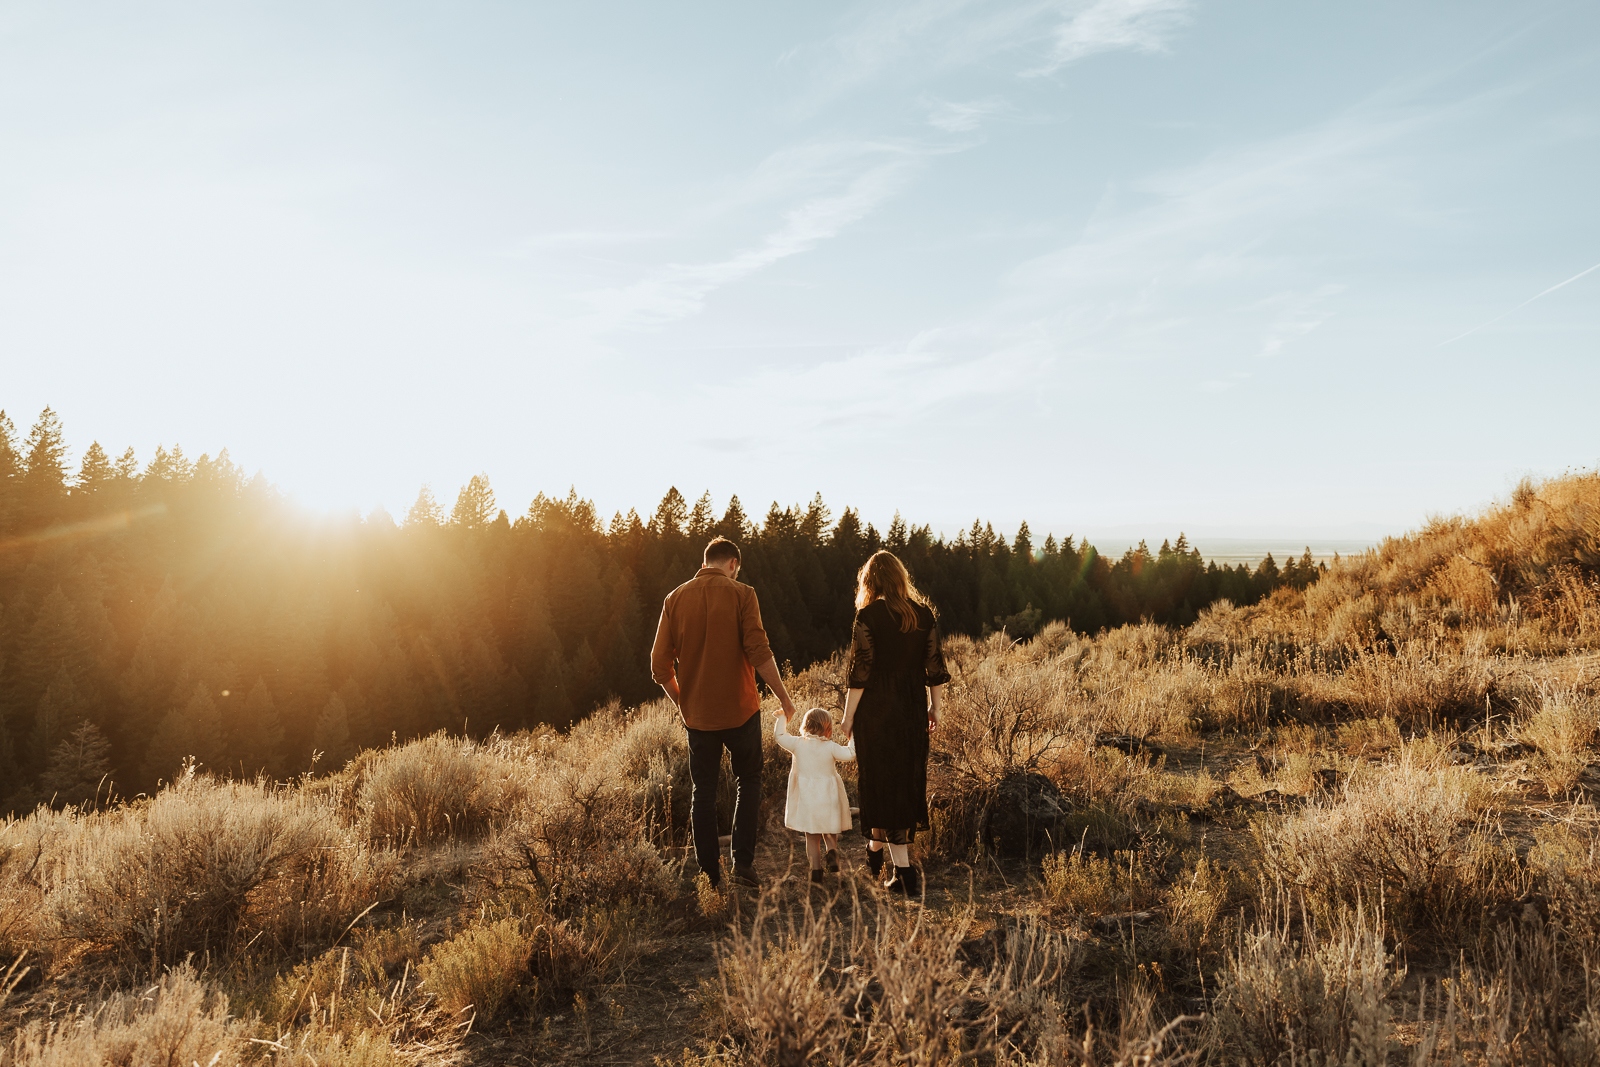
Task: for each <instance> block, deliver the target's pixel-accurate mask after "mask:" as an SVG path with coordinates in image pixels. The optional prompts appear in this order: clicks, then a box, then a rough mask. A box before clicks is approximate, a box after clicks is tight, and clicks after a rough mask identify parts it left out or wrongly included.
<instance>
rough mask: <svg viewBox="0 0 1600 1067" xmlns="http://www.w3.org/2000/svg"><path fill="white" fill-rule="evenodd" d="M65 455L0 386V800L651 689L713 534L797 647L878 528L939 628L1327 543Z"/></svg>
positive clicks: (505, 727) (567, 709) (142, 781)
mask: <svg viewBox="0 0 1600 1067" xmlns="http://www.w3.org/2000/svg"><path fill="white" fill-rule="evenodd" d="M68 455H69V447H68V443H67V441H66V438H65V436H64V431H63V428H62V426H61V422H60V419H59V418H58V417H57V415H56V414H55V413H54V412H53V411H51V410H50V409H48V408H47V409H46V410H45V411H44V412H43V413H42V414H41V415H40V416H39V417H38V419H37V420H36V421H35V422H34V423H33V424H32V427H31V429H30V430H29V431H28V432H27V434H26V435H22V434H20V433H19V432H18V430H17V429H16V428H15V426H14V425H13V423H12V421H11V420H9V419H8V418H6V416H5V414H4V412H0V812H4V811H7V810H10V811H23V810H26V809H27V808H29V807H31V806H32V805H34V804H36V803H39V802H48V801H54V803H56V804H57V805H58V806H59V805H62V804H68V803H83V802H86V801H87V802H89V803H91V804H92V803H96V802H100V803H103V802H105V800H106V798H107V796H108V795H109V794H110V793H111V792H112V791H113V790H114V791H115V793H116V794H118V795H121V796H131V795H134V794H136V793H138V792H148V791H152V790H153V789H155V788H156V787H157V786H158V785H159V783H161V782H162V781H170V780H172V779H173V777H174V776H175V774H176V773H177V771H178V769H179V768H180V766H181V765H182V764H183V763H184V761H186V760H189V759H192V760H193V761H194V762H195V763H196V764H199V765H201V766H204V767H206V768H208V769H210V770H211V771H213V772H215V773H220V774H231V775H233V776H236V777H252V776H255V775H258V774H262V773H265V774H267V775H270V776H273V777H286V776H292V775H299V774H304V773H308V772H312V771H316V770H327V769H336V768H338V767H340V766H342V765H343V763H344V761H345V760H347V759H348V758H350V757H351V756H353V755H355V754H356V753H357V752H359V751H360V750H362V749H364V748H368V747H373V746H379V745H383V744H387V743H389V742H390V741H391V740H405V739H408V738H412V737H416V736H419V735H425V734H428V733H432V732H435V731H438V730H448V731H451V732H452V733H466V734H469V735H475V736H481V735H484V734H487V733H488V732H490V731H492V730H495V729H499V730H501V731H503V732H508V731H514V730H519V729H525V728H530V727H534V726H537V725H540V724H547V725H550V726H553V727H556V728H561V727H565V726H567V725H569V724H571V723H572V722H573V721H575V720H576V719H578V718H580V717H582V716H584V715H586V714H587V713H588V712H589V711H590V710H592V709H593V708H594V707H595V706H596V705H597V704H600V703H602V702H605V701H607V700H608V699H611V698H613V697H614V698H617V699H620V700H621V701H622V702H623V703H624V704H635V703H638V702H641V701H645V700H648V699H650V698H651V697H652V696H654V695H657V694H658V693H659V690H657V689H656V688H655V687H654V686H653V684H652V683H651V680H650V677H649V663H648V660H649V648H650V643H651V640H652V638H653V636H654V630H655V623H656V616H657V612H658V610H659V604H660V602H661V600H662V598H663V597H664V596H665V595H666V593H667V592H668V591H669V590H671V589H672V588H673V587H674V586H676V585H678V584H679V583H681V582H683V581H685V580H687V579H688V578H690V577H692V576H693V575H694V573H695V571H696V569H697V568H698V566H699V562H700V551H701V549H702V547H703V546H704V544H705V542H706V541H707V540H708V539H709V538H710V537H712V536H715V535H718V534H721V535H724V536H727V537H729V538H732V539H733V540H735V541H736V542H738V543H739V544H740V546H741V549H742V552H743V560H744V566H743V569H742V571H741V574H740V580H742V581H745V582H748V583H749V584H750V585H752V586H753V587H754V588H755V589H756V590H757V591H758V593H759V595H760V600H761V609H762V616H763V620H764V622H765V624H766V627H767V631H768V634H769V636H770V638H771V641H772V646H773V650H774V652H775V653H776V655H777V657H778V660H779V661H780V663H783V664H786V665H788V666H789V667H790V668H792V669H801V668H804V667H806V666H808V665H810V664H812V663H815V662H818V661H820V660H823V659H826V658H827V657H829V656H830V655H832V654H833V653H834V652H836V651H837V650H838V649H839V647H840V646H841V645H842V644H843V643H844V642H845V641H846V639H847V637H848V633H849V627H850V620H851V615H852V612H853V606H852V593H853V590H854V576H855V572H856V570H857V568H858V567H860V565H861V564H862V563H863V562H864V561H865V560H866V558H867V556H868V555H869V554H870V553H872V552H873V551H875V550H877V549H878V548H880V547H883V548H889V549H891V550H892V551H894V552H895V553H897V554H898V555H899V556H900V557H901V559H903V560H904V561H905V563H906V565H907V566H908V568H909V569H910V571H911V573H912V575H913V577H914V579H915V580H916V582H917V583H918V585H919V586H920V587H921V588H922V590H923V591H924V592H925V593H926V594H927V595H928V596H929V598H930V599H931V600H932V601H933V602H934V605H935V606H936V608H937V610H938V612H939V615H940V618H941V622H942V625H943V627H944V629H945V630H946V631H947V632H948V633H952V634H970V635H973V636H981V635H983V634H985V633H987V632H991V631H995V630H1005V631H1006V633H1007V634H1009V635H1011V636H1014V637H1017V638H1022V637H1027V636H1031V635H1032V634H1033V633H1035V632H1037V631H1038V630H1039V629H1040V628H1042V627H1043V626H1044V625H1045V624H1046V623H1048V622H1051V621H1056V620H1060V621H1064V622H1066V623H1068V625H1070V626H1071V627H1072V628H1073V629H1075V630H1077V631H1079V632H1082V633H1095V632H1098V631H1100V630H1103V629H1105V628H1108V627H1115V626H1119V625H1122V624H1124V623H1129V622H1138V621H1140V620H1150V621H1153V622H1157V623H1164V624H1177V625H1182V624H1187V623H1190V622H1192V621H1193V620H1194V619H1195V618H1196V616H1197V614H1198V613H1199V611H1200V610H1201V609H1203V608H1205V607H1206V606H1207V605H1209V604H1212V603H1213V602H1216V601H1219V600H1227V601H1230V602H1232V603H1233V604H1234V605H1237V606H1244V605H1249V604H1254V603H1256V602H1258V601H1260V600H1261V599H1262V598H1263V597H1265V596H1267V595H1269V594H1270V593H1271V592H1272V591H1273V590H1274V589H1276V588H1279V587H1282V586H1289V587H1293V588H1299V589H1304V588H1305V587H1307V586H1309V585H1310V584H1311V583H1313V582H1314V581H1315V580H1316V579H1317V577H1318V576H1319V574H1320V573H1321V570H1322V568H1320V567H1318V566H1317V565H1315V564H1313V562H1312V560H1311V556H1310V553H1309V550H1308V551H1307V553H1306V555H1305V556H1304V557H1302V558H1301V559H1300V560H1294V559H1290V560H1288V561H1287V562H1286V563H1285V564H1283V565H1282V566H1280V565H1279V564H1277V563H1276V562H1275V561H1274V560H1273V559H1272V558H1271V557H1270V556H1269V557H1267V559H1266V560H1264V561H1263V562H1262V564H1261V565H1260V566H1259V567H1257V568H1256V569H1254V570H1253V571H1252V570H1250V569H1248V568H1246V567H1244V566H1234V567H1219V566H1217V565H1216V564H1214V563H1211V564H1208V563H1206V562H1205V561H1204V560H1202V558H1201V556H1200V553H1199V552H1198V551H1197V550H1195V549H1193V548H1191V547H1190V546H1189V545H1188V543H1187V541H1186V540H1185V538H1184V537H1183V536H1182V535H1181V534H1180V535H1179V537H1178V538H1177V540H1176V541H1175V542H1172V543H1165V542H1164V543H1163V544H1162V545H1161V547H1160V549H1159V550H1156V551H1151V550H1150V549H1149V548H1147V547H1146V545H1144V544H1143V543H1141V544H1140V545H1139V546H1138V547H1137V548H1134V549H1131V550H1129V551H1128V552H1126V553H1125V554H1124V555H1123V556H1122V557H1121V558H1120V559H1108V558H1106V557H1103V556H1101V555H1100V554H1099V553H1097V552H1096V551H1095V549H1094V548H1093V546H1091V545H1089V544H1087V543H1083V542H1081V541H1077V540H1075V539H1074V538H1073V537H1071V536H1068V537H1065V538H1063V539H1061V540H1057V539H1056V538H1055V537H1054V536H1049V537H1046V538H1045V539H1044V541H1043V543H1042V544H1039V543H1035V541H1034V539H1033V535H1032V534H1031V532H1030V531H1029V529H1028V526H1027V524H1026V523H1024V524H1022V525H1021V526H1020V527H1019V528H1018V529H1017V531H1016V532H1015V534H1014V535H1013V536H1011V537H1009V538H1007V537H1005V536H1003V535H1001V534H1000V533H998V532H997V531H996V530H995V529H994V528H993V526H992V525H991V524H989V523H985V522H982V521H974V522H973V524H972V526H971V528H970V529H968V530H966V531H964V532H963V533H961V534H960V535H959V536H956V537H954V538H953V539H951V538H947V537H944V536H935V535H934V534H933V533H932V532H931V531H930V529H929V527H928V526H926V525H924V526H916V525H912V524H910V523H908V522H906V521H904V520H903V519H901V518H900V517H899V516H898V515H896V517H895V519H894V521H893V522H892V523H891V524H890V525H889V527H888V529H887V530H884V531H882V532H880V531H878V530H877V529H875V528H874V527H873V526H871V525H870V524H864V523H863V522H862V520H861V517H860V515H859V513H858V512H857V511H856V510H855V509H853V508H849V507H846V508H843V509H842V510H841V511H839V512H838V513H837V514H836V513H835V512H834V511H833V510H832V509H831V508H830V507H829V506H828V505H827V504H825V503H824V502H823V499H822V496H821V494H820V493H819V494H818V495H816V496H814V497H813V498H812V499H811V501H810V502H809V503H806V504H796V505H791V506H782V505H780V504H778V503H772V504H771V505H770V506H769V507H768V508H767V510H766V512H765V514H764V515H759V516H758V515H753V514H751V513H749V512H746V511H745V509H744V506H743V505H742V504H741V502H740V500H739V498H738V497H737V496H735V497H733V498H732V499H731V500H730V501H729V502H728V504H727V506H726V508H725V509H723V510H722V511H721V513H720V514H717V513H716V511H715V510H714V509H713V506H712V502H711V499H710V497H709V494H707V495H702V496H701V497H700V498H699V499H698V500H696V501H694V502H690V500H689V499H688V498H687V497H686V496H684V495H683V494H682V493H680V492H679V490H678V489H676V488H672V489H668V490H667V492H666V494H665V495H664V496H663V497H662V499H661V501H660V502H659V503H658V504H656V505H655V507H654V509H653V510H651V511H650V512H649V513H648V514H647V515H643V516H641V515H640V514H639V513H638V512H637V511H629V512H628V513H627V514H626V515H623V514H616V515H613V516H611V517H610V518H609V519H607V518H605V517H604V516H602V515H600V514H598V513H597V512H596V510H595V508H594V506H593V505H592V504H591V503H590V502H589V501H587V500H585V499H583V498H582V497H580V496H579V495H578V494H577V492H576V491H575V490H574V491H569V492H568V493H567V495H566V496H565V497H560V496H545V495H543V494H541V495H539V496H537V497H535V499H534V500H533V501H532V503H531V504H529V505H528V506H527V508H525V509H523V510H521V511H519V512H518V513H517V514H516V515H515V516H514V517H513V515H512V514H511V513H510V512H509V511H508V510H503V509H502V508H501V507H500V506H499V505H498V503H497V502H496V500H495V497H494V493H493V490H492V488H491V487H490V484H489V480H488V478H487V477H485V476H483V475H478V476H475V477H473V478H472V479H471V480H470V481H469V482H468V484H467V485H466V486H464V487H463V488H461V490H460V491H459V493H458V494H457V495H456V498H455V500H454V503H453V506H452V507H451V508H450V509H449V511H448V512H446V511H445V509H444V508H443V506H441V505H440V503H439V502H438V501H437V500H436V499H435V498H434V496H433V494H432V493H431V491H430V490H429V489H428V488H426V487H424V488H423V490H422V491H421V493H420V494H419V496H418V498H417V501H416V503H415V504H414V505H413V506H412V507H411V508H410V510H409V511H408V512H407V513H406V514H405V515H404V516H403V517H402V519H401V520H400V521H398V522H397V521H395V520H394V519H393V518H392V517H390V516H389V515H388V514H386V513H384V512H383V511H381V510H378V511H375V512H374V513H372V514H370V515H368V516H367V517H366V518H365V519H364V520H363V519H361V518H359V517H357V516H356V515H354V514H353V513H352V514H350V515H348V516H344V517H327V516H319V515H314V514H308V513H307V512H305V511H304V510H303V509H300V508H298V507H296V506H294V505H293V504H292V503H290V502H289V501H287V500H286V499H285V498H284V497H283V496H282V495H281V494H280V493H279V492H278V491H277V490H276V489H275V488H274V487H273V486H272V485H270V484H269V483H268V482H267V481H266V479H265V478H264V477H263V476H261V475H260V474H257V475H255V476H254V477H246V475H245V473H244V472H243V470H242V469H241V468H240V467H239V466H238V465H237V464H235V463H234V462H233V461H232V460H231V459H230V458H229V456H228V453H227V452H226V450H224V451H222V452H220V453H218V454H217V455H216V456H215V457H212V456H209V455H202V456H200V457H199V458H198V459H193V460H191V459H189V458H188V457H187V456H186V455H185V454H184V453H183V451H182V449H181V448H179V447H176V446H174V447H173V448H171V449H167V448H165V447H162V448H157V449H156V452H155V455H154V456H152V457H150V458H149V459H148V460H145V461H141V460H140V458H139V457H137V456H136V455H135V454H134V450H133V449H131V448H130V449H127V450H125V451H123V452H122V453H121V454H120V455H119V456H117V457H116V458H113V456H112V454H111V453H109V452H107V451H106V450H105V449H104V448H103V447H102V446H101V445H100V444H99V443H98V442H95V443H92V444H90V445H89V446H88V447H87V448H86V449H84V451H83V453H82V460H81V464H80V465H79V466H78V469H77V470H76V471H74V470H72V469H70V468H69V466H68V462H67V457H68Z"/></svg>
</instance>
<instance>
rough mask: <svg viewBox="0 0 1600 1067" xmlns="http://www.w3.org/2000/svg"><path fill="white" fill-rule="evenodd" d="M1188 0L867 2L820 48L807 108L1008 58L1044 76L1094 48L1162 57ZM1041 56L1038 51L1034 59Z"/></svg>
mask: <svg viewBox="0 0 1600 1067" xmlns="http://www.w3.org/2000/svg"><path fill="white" fill-rule="evenodd" d="M1191 6H1192V3H1191V0H1022V2H1018V3H993V2H988V3H980V2H977V0H910V2H907V3H900V4H893V5H889V4H884V5H872V6H870V7H868V8H867V9H866V12H865V14H863V15H861V16H860V17H859V18H857V19H856V20H854V21H853V22H852V23H851V24H850V25H848V26H847V27H846V28H845V29H843V30H841V31H840V32H839V33H838V34H836V35H835V36H834V37H833V39H832V40H831V41H830V42H829V44H828V46H827V47H825V48H824V49H822V50H821V52H820V55H819V59H818V63H817V78H818V84H817V86H816V88H815V90H814V92H813V94H812V97H811V103H812V104H817V103H820V102H823V101H826V100H828V99H832V98H834V97H837V96H838V95H840V94H842V93H845V92H847V91H849V90H852V89H854V88H856V87H857V86H859V85H861V84H863V83H865V82H867V81H870V80H871V79H874V78H877V77H879V76H881V75H883V74H885V73H887V72H889V71H891V70H896V71H901V72H902V73H905V74H909V75H910V76H912V77H917V76H933V75H938V74H942V73H946V72H949V71H951V70H955V69H959V68H962V67H968V66H972V65H975V64H979V63H984V62H989V61H991V60H996V58H997V57H1000V56H1003V55H1006V54H1007V53H1011V54H1013V55H1014V59H1013V60H1012V62H1014V63H1015V67H1014V68H1013V69H1015V70H1016V71H1017V73H1019V74H1021V75H1024V76H1038V75H1045V74H1053V73H1055V72H1056V71H1059V70H1060V69H1061V68H1063V67H1065V66H1067V65H1068V64H1071V63H1074V62H1076V61H1078V60H1080V59H1083V58H1085V57H1087V56H1091V55H1095V54H1097V53H1100V52H1112V51H1120V50H1133V51H1138V52H1162V51H1166V50H1167V49H1168V47H1170V43H1171V40H1172V37H1173V35H1174V34H1175V33H1176V32H1177V31H1178V30H1179V29H1181V28H1182V27H1183V25H1184V24H1185V23H1186V22H1187V21H1188V13H1189V10H1190V8H1191ZM1041 52H1042V53H1043V54H1042V55H1041Z"/></svg>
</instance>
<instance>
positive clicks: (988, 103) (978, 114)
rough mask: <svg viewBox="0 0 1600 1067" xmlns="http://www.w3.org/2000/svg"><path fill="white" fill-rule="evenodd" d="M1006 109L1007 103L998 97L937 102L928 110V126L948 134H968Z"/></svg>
mask: <svg viewBox="0 0 1600 1067" xmlns="http://www.w3.org/2000/svg"><path fill="white" fill-rule="evenodd" d="M1005 109H1006V102H1005V101H1004V100H1002V99H1000V98H999V97H997V96H991V97H987V98H985V99H982V100H969V101H966V102H965V103H961V102H957V101H954V100H935V101H933V102H932V103H931V105H930V106H929V108H928V125H930V126H933V127H936V128H938V129H941V130H944V131H945V132H946V133H967V132H969V131H971V130H975V129H977V128H978V127H979V126H981V125H983V122H984V120H985V119H987V118H988V117H989V116H991V115H997V114H999V113H1001V112H1003V111H1004V110H1005Z"/></svg>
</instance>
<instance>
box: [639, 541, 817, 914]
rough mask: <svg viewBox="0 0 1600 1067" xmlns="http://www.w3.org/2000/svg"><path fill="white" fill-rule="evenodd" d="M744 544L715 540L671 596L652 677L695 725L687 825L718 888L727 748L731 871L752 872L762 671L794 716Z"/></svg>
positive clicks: (745, 881)
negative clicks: (720, 794)
mask: <svg viewBox="0 0 1600 1067" xmlns="http://www.w3.org/2000/svg"><path fill="white" fill-rule="evenodd" d="M738 576H739V546H738V545H736V544H734V543H733V542H732V541H729V540H728V539H727V538H725V537H718V538H716V539H715V540H713V541H712V542H711V543H710V544H709V545H707V546H706V552H705V565H704V566H703V567H701V568H700V573H698V574H696V575H695V576H694V577H693V578H691V579H690V580H689V581H687V582H684V583H683V584H682V585H680V586H678V588H676V589H674V590H673V591H672V592H670V593H668V594H667V599H666V602H665V603H663V604H662V605H661V622H660V624H659V625H658V626H657V627H656V643H655V647H654V648H653V649H651V651H650V675H651V677H652V678H654V679H655V680H656V682H658V683H659V684H660V686H661V688H662V689H664V690H666V692H667V696H668V697H669V698H671V700H672V702H673V703H674V704H676V705H677V706H678V713H679V714H680V715H682V716H683V725H684V727H685V728H686V729H687V730H688V731H689V778H690V780H691V781H692V782H693V783H694V791H693V793H692V795H691V797H690V800H689V823H690V825H691V827H692V828H693V832H694V854H695V859H696V860H697V861H698V862H699V864H700V869H701V870H702V871H704V872H705V874H706V877H707V878H710V879H711V884H712V885H720V884H721V882H722V862H721V857H720V855H719V849H718V848H717V779H718V777H719V774H720V772H721V769H722V750H723V749H724V748H726V749H727V750H728V756H729V758H730V759H731V760H732V763H733V777H734V780H735V781H736V782H737V783H738V793H737V799H736V801H735V804H734V809H733V878H734V881H736V882H738V883H739V884H741V885H746V886H750V887H755V886H758V885H760V881H759V880H758V879H757V878H756V872H755V860H756V816H757V812H758V809H759V807H760V805H761V694H760V693H759V692H757V691H756V673H757V672H759V673H760V674H761V677H762V678H763V679H764V680H765V681H766V683H767V684H768V685H769V686H771V687H772V691H773V692H774V693H775V694H777V697H778V702H779V703H780V704H782V705H783V712H784V714H785V715H793V714H794V713H795V708H794V701H792V700H790V699H789V691H788V690H787V689H786V688H784V685H783V676H782V675H781V674H779V673H778V664H777V663H776V662H775V661H774V660H773V658H772V647H771V646H770V645H769V644H768V643H767V631H766V630H765V629H763V628H762V626H761V606H760V605H759V604H757V603H756V591H755V590H754V589H751V588H750V587H749V586H748V585H743V584H741V583H739V582H738V581H736V580H735V579H737V578H738Z"/></svg>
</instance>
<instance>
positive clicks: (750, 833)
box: [686, 711, 761, 885]
mask: <svg viewBox="0 0 1600 1067" xmlns="http://www.w3.org/2000/svg"><path fill="white" fill-rule="evenodd" d="M686 729H688V731H689V780H690V781H691V782H693V783H694V793H693V794H692V795H691V797H690V800H689V822H690V825H691V826H692V827H693V829H694V858H695V860H696V861H697V862H698V863H699V864H700V869H701V870H702V871H704V872H705V873H706V877H708V878H710V879H711V882H712V884H713V885H715V884H718V883H720V882H721V881H722V857H721V854H720V853H721V850H720V849H719V848H718V847H717V836H718V835H717V779H718V778H719V777H720V776H721V773H722V750H723V749H724V748H726V749H727V750H728V755H729V757H730V758H731V760H732V762H733V777H734V781H736V782H737V783H738V793H737V794H736V796H737V799H736V801H735V803H734V807H733V865H734V866H735V867H751V866H754V865H755V862H756V818H757V816H758V815H759V809H760V807H761V712H759V711H758V712H756V713H755V714H753V715H751V716H750V718H749V719H748V720H746V722H745V724H744V725H743V726H735V727H732V728H730V729H727V730H696V729H694V728H693V727H686Z"/></svg>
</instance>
